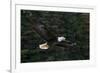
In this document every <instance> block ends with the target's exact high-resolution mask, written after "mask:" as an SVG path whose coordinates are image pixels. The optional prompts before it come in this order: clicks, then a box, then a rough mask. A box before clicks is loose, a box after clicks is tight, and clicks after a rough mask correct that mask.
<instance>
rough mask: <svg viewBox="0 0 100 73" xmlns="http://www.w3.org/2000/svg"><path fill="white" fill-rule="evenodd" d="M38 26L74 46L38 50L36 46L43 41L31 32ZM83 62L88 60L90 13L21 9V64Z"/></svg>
mask: <svg viewBox="0 0 100 73" xmlns="http://www.w3.org/2000/svg"><path fill="white" fill-rule="evenodd" d="M37 25H39V26H40V27H44V28H45V29H47V30H48V31H49V32H50V33H52V34H54V35H55V36H64V37H66V40H68V41H70V43H71V44H73V43H76V45H74V46H69V45H68V44H67V43H64V44H66V45H67V46H68V47H59V46H55V45H54V46H50V48H49V49H47V50H42V49H40V48H39V47H38V46H39V44H40V43H42V42H45V41H46V40H44V39H43V37H41V36H40V35H39V34H38V33H37V31H35V30H34V27H37ZM39 30H41V29H39ZM41 31H42V30H41ZM45 36H47V35H45ZM49 36H51V37H52V36H53V35H49ZM52 42H53V41H52ZM86 59H89V13H78V12H54V11H53V12H52V11H34V10H21V62H22V63H25V62H44V61H65V60H86Z"/></svg>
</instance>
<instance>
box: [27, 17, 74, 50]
mask: <svg viewBox="0 0 100 73" xmlns="http://www.w3.org/2000/svg"><path fill="white" fill-rule="evenodd" d="M27 20H28V22H29V23H30V24H31V25H32V27H31V28H32V31H35V32H37V33H38V34H39V35H40V37H42V38H43V40H45V41H46V42H44V43H41V44H39V48H40V49H48V48H50V47H51V46H52V45H53V46H59V47H65V48H66V47H71V46H74V45H75V44H73V43H71V42H70V41H68V40H66V38H65V37H64V36H57V35H55V33H54V31H51V29H52V27H48V26H47V25H45V24H41V23H40V22H39V21H38V20H35V19H34V18H33V17H27ZM55 30H56V29H55Z"/></svg>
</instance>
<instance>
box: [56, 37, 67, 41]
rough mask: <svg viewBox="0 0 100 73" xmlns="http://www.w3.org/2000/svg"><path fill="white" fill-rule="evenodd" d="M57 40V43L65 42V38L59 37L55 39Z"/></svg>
mask: <svg viewBox="0 0 100 73" xmlns="http://www.w3.org/2000/svg"><path fill="white" fill-rule="evenodd" d="M57 40H58V42H62V41H65V40H66V38H65V37H63V36H61V37H58V38H57Z"/></svg>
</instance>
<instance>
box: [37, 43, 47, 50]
mask: <svg viewBox="0 0 100 73" xmlns="http://www.w3.org/2000/svg"><path fill="white" fill-rule="evenodd" d="M39 48H40V49H48V48H49V46H48V44H47V42H46V43H43V44H40V45H39Z"/></svg>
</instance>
